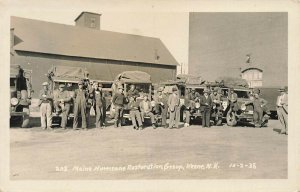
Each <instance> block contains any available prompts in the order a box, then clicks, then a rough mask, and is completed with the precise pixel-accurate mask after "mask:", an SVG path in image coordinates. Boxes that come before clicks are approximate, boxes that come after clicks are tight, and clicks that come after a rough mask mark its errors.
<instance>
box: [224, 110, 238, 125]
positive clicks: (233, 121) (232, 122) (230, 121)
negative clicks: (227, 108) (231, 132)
mask: <svg viewBox="0 0 300 192" xmlns="http://www.w3.org/2000/svg"><path fill="white" fill-rule="evenodd" d="M226 122H227V125H228V126H231V127H233V126H236V124H237V120H236V116H235V115H231V114H230V112H228V113H227V115H226Z"/></svg>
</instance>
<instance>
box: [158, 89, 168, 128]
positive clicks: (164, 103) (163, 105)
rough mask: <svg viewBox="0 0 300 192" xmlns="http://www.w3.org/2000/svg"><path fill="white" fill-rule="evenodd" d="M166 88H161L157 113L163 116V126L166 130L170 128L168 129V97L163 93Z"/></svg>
mask: <svg viewBox="0 0 300 192" xmlns="http://www.w3.org/2000/svg"><path fill="white" fill-rule="evenodd" d="M163 91H164V88H163V87H159V89H158V91H157V93H158V95H157V97H156V98H155V99H156V101H155V102H156V113H157V114H158V113H160V114H161V125H162V127H164V128H168V127H167V116H168V96H167V95H166V94H165V93H163Z"/></svg>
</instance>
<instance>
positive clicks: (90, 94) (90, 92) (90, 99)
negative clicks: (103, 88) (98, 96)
mask: <svg viewBox="0 0 300 192" xmlns="http://www.w3.org/2000/svg"><path fill="white" fill-rule="evenodd" d="M97 83H98V82H93V81H89V82H88V85H87V87H86V92H87V102H86V124H87V127H89V123H90V117H91V108H92V107H94V105H95V103H94V101H95V98H94V96H95V95H94V86H95V84H97ZM94 109H95V107H94Z"/></svg>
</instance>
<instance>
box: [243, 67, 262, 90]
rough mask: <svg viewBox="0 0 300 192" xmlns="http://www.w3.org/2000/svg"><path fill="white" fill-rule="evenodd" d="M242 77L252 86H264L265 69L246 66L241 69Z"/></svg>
mask: <svg viewBox="0 0 300 192" xmlns="http://www.w3.org/2000/svg"><path fill="white" fill-rule="evenodd" d="M241 76H242V79H245V80H246V81H247V82H248V85H249V87H250V88H254V87H262V82H263V70H262V69H259V68H255V67H246V68H244V69H242V71H241Z"/></svg>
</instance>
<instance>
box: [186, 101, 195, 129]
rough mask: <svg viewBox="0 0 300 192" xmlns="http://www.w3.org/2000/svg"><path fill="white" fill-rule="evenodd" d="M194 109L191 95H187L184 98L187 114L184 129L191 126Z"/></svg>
mask: <svg viewBox="0 0 300 192" xmlns="http://www.w3.org/2000/svg"><path fill="white" fill-rule="evenodd" d="M193 107H194V102H193V101H192V100H191V99H190V97H189V95H186V96H185V98H184V110H183V113H184V114H185V122H184V127H189V126H190V120H191V112H192V110H193Z"/></svg>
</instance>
